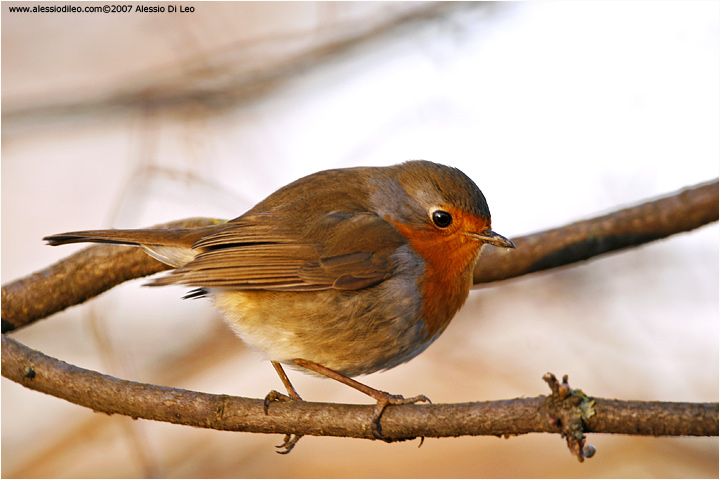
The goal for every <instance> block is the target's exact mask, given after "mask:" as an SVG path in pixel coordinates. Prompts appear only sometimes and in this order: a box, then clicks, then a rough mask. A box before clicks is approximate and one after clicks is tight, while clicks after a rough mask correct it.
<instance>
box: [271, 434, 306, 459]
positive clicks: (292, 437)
mask: <svg viewBox="0 0 720 480" xmlns="http://www.w3.org/2000/svg"><path fill="white" fill-rule="evenodd" d="M302 437H303V436H302V435H296V434H294V433H293V434H290V433H288V434H286V435H285V438H283V443H282V444H281V445H275V448H278V449H282V450H277V452H275V453H279V454H280V455H287V454H288V453H290V451H291V450H292V449H293V448H295V445H296V444H297V442H298V441H299V440H300V439H301V438H302Z"/></svg>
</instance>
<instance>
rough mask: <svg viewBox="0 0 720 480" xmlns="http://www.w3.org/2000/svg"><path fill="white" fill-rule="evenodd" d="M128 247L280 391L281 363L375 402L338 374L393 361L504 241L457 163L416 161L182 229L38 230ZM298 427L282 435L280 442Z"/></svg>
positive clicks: (437, 323) (462, 293)
mask: <svg viewBox="0 0 720 480" xmlns="http://www.w3.org/2000/svg"><path fill="white" fill-rule="evenodd" d="M45 240H47V241H48V243H49V244H50V245H62V244H68V243H77V242H99V243H114V244H121V245H134V246H140V247H141V248H143V250H145V252H147V253H148V254H149V255H151V256H152V257H154V258H156V259H157V260H159V261H161V262H164V263H166V264H168V265H170V266H172V267H175V269H174V270H172V271H171V272H170V273H169V274H166V275H164V276H161V277H159V278H156V279H154V280H152V281H151V282H150V283H149V284H148V285H150V286H162V285H177V284H179V285H187V286H189V287H196V289H195V290H193V291H191V292H190V293H189V294H188V295H186V298H187V297H202V296H208V297H211V298H212V299H214V302H215V305H216V306H217V307H219V308H220V310H221V311H222V312H223V313H224V316H225V319H226V320H227V322H228V323H229V324H230V326H231V327H232V329H233V330H234V331H235V332H236V333H237V335H239V336H240V337H241V338H242V339H243V340H244V341H245V342H246V343H247V344H248V345H250V346H251V347H253V348H254V349H256V350H259V351H260V352H262V353H263V354H264V355H265V356H266V357H267V358H268V359H269V360H270V361H271V362H272V365H273V367H274V368H275V370H276V371H277V373H278V375H279V376H280V379H281V380H282V382H283V384H284V385H285V387H286V390H287V392H288V395H289V396H285V395H283V394H280V393H278V392H276V391H272V392H270V394H268V396H267V397H266V399H265V411H266V413H267V411H268V406H269V405H270V403H271V402H272V401H274V400H288V399H292V400H301V398H300V395H298V393H297V392H296V391H295V389H294V388H293V386H292V384H291V383H290V381H289V379H288V377H287V375H286V374H285V372H284V370H283V368H282V365H281V364H284V365H289V366H292V367H296V368H297V367H299V368H301V369H306V370H309V371H311V372H314V373H317V374H320V375H323V376H326V377H329V378H332V379H335V380H337V381H340V382H342V383H344V384H346V385H349V386H350V387H352V388H355V389H357V390H359V391H361V392H363V393H365V394H367V395H369V396H370V397H372V398H373V399H374V400H375V401H376V402H377V404H376V407H375V410H374V415H373V420H372V423H371V430H372V432H373V434H374V435H375V436H376V437H377V438H383V437H382V433H381V428H380V417H381V415H382V413H383V411H384V409H385V407H386V406H388V405H400V404H408V403H415V402H419V401H427V402H429V401H430V400H429V399H428V398H427V397H426V396H424V395H419V396H416V397H412V398H404V397H402V396H401V395H391V394H389V393H387V392H384V391H381V390H376V389H374V388H372V387H369V386H367V385H364V384H362V383H360V382H357V381H356V380H354V379H352V378H351V377H355V376H358V375H364V374H369V373H373V372H377V371H380V370H387V369H390V368H393V367H395V366H397V365H399V364H401V363H404V362H407V361H409V360H410V359H412V358H413V357H415V356H416V355H418V354H419V353H421V352H422V351H423V350H425V349H426V348H427V347H428V346H429V345H430V344H431V343H432V342H433V341H434V340H435V339H437V338H438V336H440V334H441V333H442V332H443V330H445V328H446V327H447V326H448V324H449V323H450V320H451V319H452V318H453V316H454V315H455V313H456V312H457V311H458V310H459V309H460V307H461V306H462V305H463V303H464V302H465V299H466V298H467V296H468V293H469V289H470V286H471V284H472V273H473V268H474V266H475V262H476V260H477V258H478V255H479V253H480V248H481V247H482V246H483V245H484V244H489V245H494V246H497V247H504V248H514V247H515V245H514V244H513V242H512V241H510V240H508V239H507V238H505V237H503V236H501V235H499V234H497V233H495V232H494V231H492V230H491V229H490V210H489V209H488V206H487V203H486V201H485V197H484V196H483V194H482V192H481V191H480V189H478V187H477V186H476V185H475V183H474V182H473V181H472V180H471V179H470V178H469V177H468V176H467V175H465V174H464V173H463V172H461V171H460V170H458V169H457V168H452V167H448V166H445V165H440V164H437V163H433V162H428V161H422V160H421V161H409V162H405V163H401V164H399V165H394V166H389V167H357V168H344V169H334V170H325V171H322V172H318V173H314V174H312V175H308V176H306V177H303V178H301V179H299V180H296V181H295V182H292V183H291V184H289V185H287V186H285V187H282V188H280V189H279V190H277V191H276V192H274V193H273V194H271V195H270V196H269V197H267V198H266V199H265V200H263V201H261V202H260V203H258V204H257V205H255V206H254V207H253V208H251V209H250V210H248V211H247V212H246V213H245V214H243V215H241V216H239V217H237V218H235V219H233V220H230V221H229V222H227V223H226V224H222V225H213V226H209V227H200V228H192V229H174V230H165V229H141V230H91V231H81V232H69V233H63V234H59V235H52V236H49V237H45ZM298 439H299V437H295V438H293V439H291V437H289V436H287V437H286V438H285V443H284V445H283V446H284V447H285V448H286V452H283V453H287V452H288V451H289V450H290V449H292V447H293V446H294V445H295V443H296V442H297V440H298Z"/></svg>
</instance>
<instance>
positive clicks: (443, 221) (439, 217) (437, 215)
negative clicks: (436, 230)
mask: <svg viewBox="0 0 720 480" xmlns="http://www.w3.org/2000/svg"><path fill="white" fill-rule="evenodd" d="M432 221H433V223H434V224H435V225H437V226H438V227H440V228H447V227H449V226H450V225H451V224H452V222H453V217H452V215H450V214H449V213H448V212H446V211H444V210H435V211H434V212H432Z"/></svg>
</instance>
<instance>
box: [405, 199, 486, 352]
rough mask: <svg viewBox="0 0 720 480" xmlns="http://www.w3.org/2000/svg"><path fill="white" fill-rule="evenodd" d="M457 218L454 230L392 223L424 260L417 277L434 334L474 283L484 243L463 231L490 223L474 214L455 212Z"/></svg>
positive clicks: (421, 312)
mask: <svg viewBox="0 0 720 480" xmlns="http://www.w3.org/2000/svg"><path fill="white" fill-rule="evenodd" d="M454 218H455V222H457V223H458V226H457V227H456V228H455V229H454V230H453V231H442V230H436V229H434V228H433V227H432V226H427V228H414V227H412V226H408V225H407V224H403V223H399V222H394V223H393V224H394V225H395V228H397V229H398V230H399V231H400V233H402V235H403V236H404V237H405V238H407V239H408V242H409V243H410V246H412V248H413V250H415V252H417V253H418V254H419V255H420V256H421V257H422V258H423V260H424V261H425V271H424V273H423V275H422V277H420V278H419V279H418V283H419V285H418V287H419V291H420V293H421V295H422V299H423V301H422V308H421V310H420V314H421V317H422V318H423V319H424V320H425V322H426V324H427V328H428V334H429V335H430V337H431V338H432V337H435V336H436V335H437V334H439V333H441V332H442V331H443V330H444V329H445V327H447V325H448V324H449V323H450V320H452V318H453V316H454V315H455V313H457V311H458V310H459V309H460V307H462V305H463V303H465V300H466V299H467V296H468V293H469V290H470V286H471V284H472V271H473V268H474V266H475V261H476V259H477V256H478V252H479V251H480V247H481V246H482V243H480V242H477V241H475V240H473V238H472V237H470V236H468V235H465V234H463V232H464V231H465V230H467V229H469V228H472V229H473V230H475V231H482V230H485V229H486V228H488V225H487V224H489V221H488V220H487V219H480V218H478V217H473V216H471V215H466V218H463V215H462V214H458V213H456V214H455V215H454ZM478 223H483V224H482V225H478Z"/></svg>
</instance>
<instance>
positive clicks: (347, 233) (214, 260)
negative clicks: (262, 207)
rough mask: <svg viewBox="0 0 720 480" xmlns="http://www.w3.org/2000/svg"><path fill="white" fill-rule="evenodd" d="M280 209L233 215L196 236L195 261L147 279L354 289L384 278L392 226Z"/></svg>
mask: <svg viewBox="0 0 720 480" xmlns="http://www.w3.org/2000/svg"><path fill="white" fill-rule="evenodd" d="M281 217H282V216H279V215H276V214H264V213H260V214H252V215H247V216H244V217H239V218H237V219H235V220H233V221H232V222H230V223H228V225H227V226H225V227H223V228H219V229H218V230H216V231H215V232H213V233H212V234H210V235H208V236H206V237H203V238H202V239H200V240H199V241H197V242H196V243H195V245H194V246H193V248H194V249H195V250H196V251H197V250H199V251H201V252H202V253H200V254H199V255H197V256H196V257H195V259H194V260H193V261H191V262H189V263H188V264H186V265H184V266H183V267H180V268H178V269H176V270H174V271H173V272H171V273H170V274H169V275H166V276H164V277H160V278H158V279H156V280H154V281H153V282H152V283H151V285H168V284H182V285H188V286H194V287H201V288H218V287H219V288H231V289H238V290H258V289H259V290H276V291H309V290H325V289H330V288H335V289H341V290H357V289H361V288H365V287H369V286H372V285H375V284H377V283H379V282H381V281H382V280H384V279H386V278H388V277H389V276H390V274H391V268H392V262H391V260H390V259H389V257H390V255H391V254H392V252H394V251H395V249H396V248H397V247H399V246H401V245H403V244H404V243H405V239H404V237H403V236H402V235H400V233H399V232H398V231H397V230H396V229H395V227H393V226H392V225H390V224H389V223H387V222H386V221H385V220H383V219H381V218H379V217H377V216H376V215H374V214H370V213H351V212H332V213H329V214H327V215H325V216H324V217H323V218H321V219H319V220H318V219H317V218H314V219H313V221H310V219H298V221H297V222H298V223H296V224H295V225H290V224H288V223H287V222H286V221H285V222H284V221H282V218H281ZM303 224H304V225H303Z"/></svg>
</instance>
